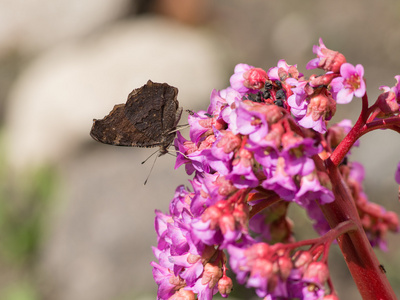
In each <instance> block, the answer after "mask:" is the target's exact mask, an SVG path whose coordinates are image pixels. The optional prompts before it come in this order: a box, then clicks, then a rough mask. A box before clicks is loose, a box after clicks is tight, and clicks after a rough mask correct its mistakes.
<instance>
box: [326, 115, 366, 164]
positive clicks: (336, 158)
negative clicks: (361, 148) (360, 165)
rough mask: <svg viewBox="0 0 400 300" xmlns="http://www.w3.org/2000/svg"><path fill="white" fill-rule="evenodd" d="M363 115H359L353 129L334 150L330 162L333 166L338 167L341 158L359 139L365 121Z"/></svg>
mask: <svg viewBox="0 0 400 300" xmlns="http://www.w3.org/2000/svg"><path fill="white" fill-rule="evenodd" d="M364 115H365V114H364V113H361V114H360V117H359V118H358V120H357V122H356V124H355V125H354V127H353V128H352V129H351V130H350V132H349V133H348V134H347V135H346V136H345V138H344V139H343V140H342V141H341V142H340V143H339V145H338V146H337V147H336V149H335V150H334V151H333V153H332V154H331V156H330V161H331V162H332V163H333V164H334V165H335V166H338V165H339V164H340V163H341V161H342V160H343V158H344V157H345V156H346V154H347V153H348V152H349V151H350V148H351V147H352V146H353V144H354V143H355V142H356V141H357V139H358V138H359V137H360V131H361V128H362V127H363V126H364V124H365V121H364V118H365V116H364Z"/></svg>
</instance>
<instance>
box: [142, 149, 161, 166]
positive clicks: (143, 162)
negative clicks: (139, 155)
mask: <svg viewBox="0 0 400 300" xmlns="http://www.w3.org/2000/svg"><path fill="white" fill-rule="evenodd" d="M159 151H160V150H157V151H155V152H153V153H152V154H151V155H150V156H149V157H148V158H146V159H145V160H144V161H142V165H143V164H144V163H145V162H146V161H148V160H149V158H150V157H152V156H153V155H154V154H156V153H158V152H159Z"/></svg>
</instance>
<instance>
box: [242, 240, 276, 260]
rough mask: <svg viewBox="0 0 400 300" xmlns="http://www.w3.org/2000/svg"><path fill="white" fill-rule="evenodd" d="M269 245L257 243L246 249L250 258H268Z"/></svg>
mask: <svg viewBox="0 0 400 300" xmlns="http://www.w3.org/2000/svg"><path fill="white" fill-rule="evenodd" d="M269 248H270V247H269V245H268V244H266V243H257V244H254V245H253V246H251V247H250V248H248V249H246V251H245V252H246V255H247V256H249V257H267V256H268V254H269Z"/></svg>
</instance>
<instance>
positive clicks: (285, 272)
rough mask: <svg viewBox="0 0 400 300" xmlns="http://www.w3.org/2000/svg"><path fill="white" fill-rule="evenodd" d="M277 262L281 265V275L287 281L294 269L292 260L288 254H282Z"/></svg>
mask: <svg viewBox="0 0 400 300" xmlns="http://www.w3.org/2000/svg"><path fill="white" fill-rule="evenodd" d="M277 264H278V267H279V276H280V278H281V279H282V280H283V281H285V280H286V279H287V278H288V277H289V275H290V272H291V271H292V269H293V263H292V260H291V259H290V258H289V257H287V256H280V257H279V258H278V260H277Z"/></svg>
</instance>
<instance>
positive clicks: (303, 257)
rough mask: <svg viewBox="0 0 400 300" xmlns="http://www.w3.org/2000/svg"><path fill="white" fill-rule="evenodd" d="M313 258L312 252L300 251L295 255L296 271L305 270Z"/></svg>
mask: <svg viewBox="0 0 400 300" xmlns="http://www.w3.org/2000/svg"><path fill="white" fill-rule="evenodd" d="M312 260H313V258H312V255H311V253H310V252H307V251H298V252H297V253H296V254H295V259H294V266H295V268H296V269H305V268H307V266H308V265H309V264H310V262H312Z"/></svg>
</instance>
